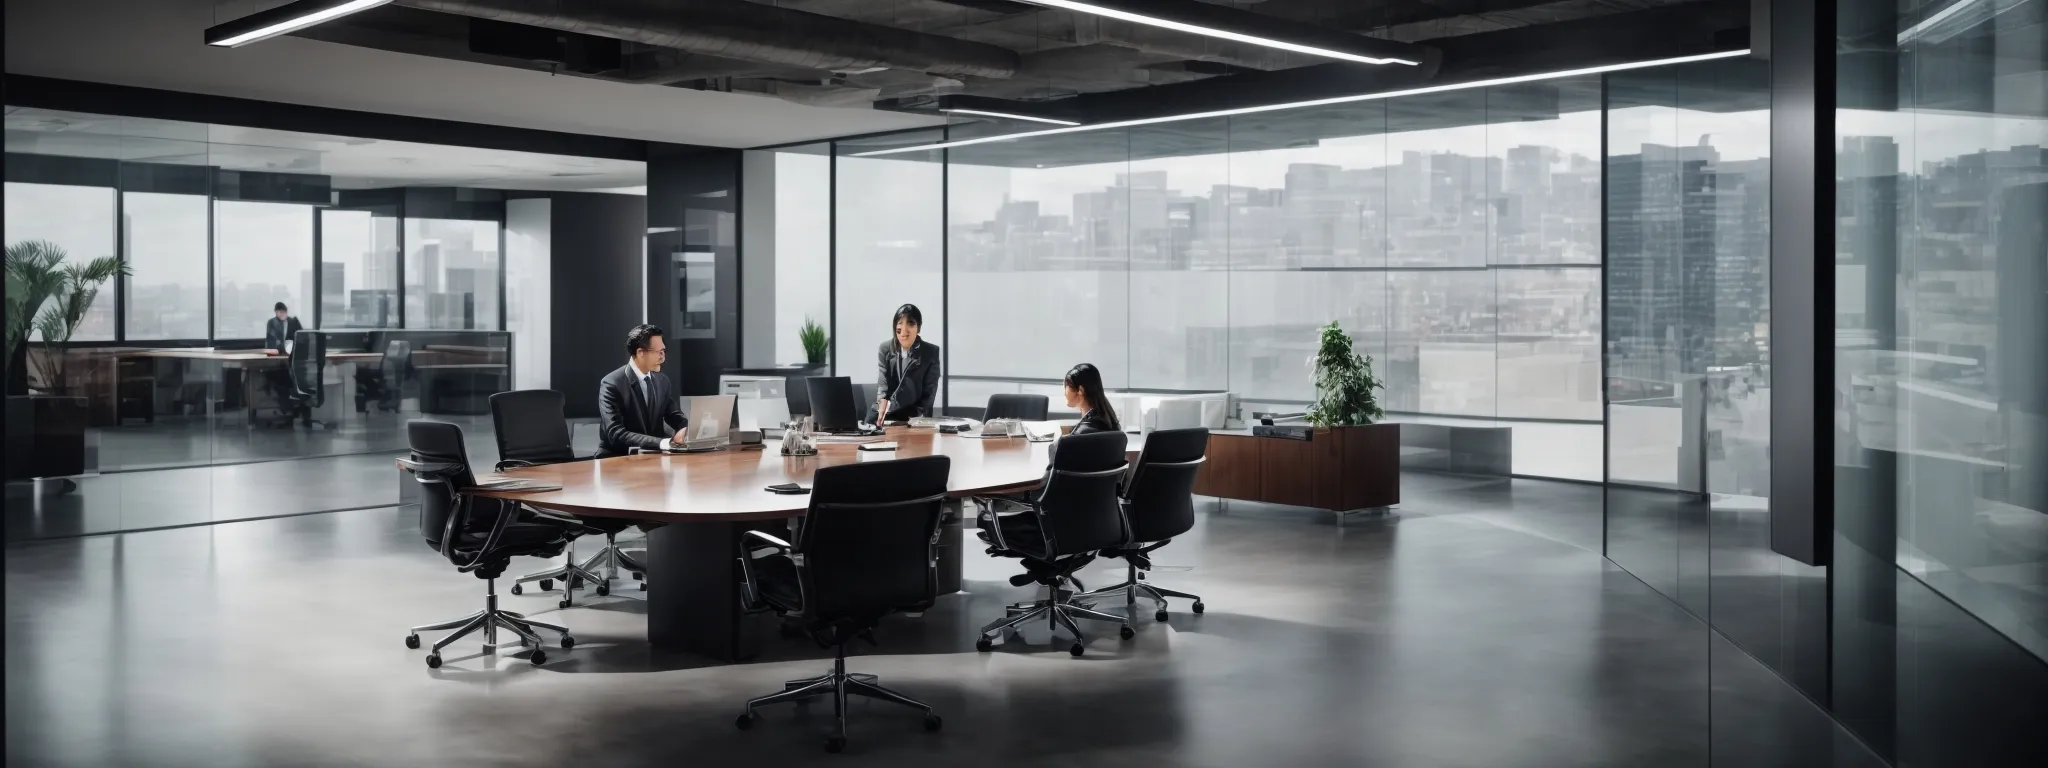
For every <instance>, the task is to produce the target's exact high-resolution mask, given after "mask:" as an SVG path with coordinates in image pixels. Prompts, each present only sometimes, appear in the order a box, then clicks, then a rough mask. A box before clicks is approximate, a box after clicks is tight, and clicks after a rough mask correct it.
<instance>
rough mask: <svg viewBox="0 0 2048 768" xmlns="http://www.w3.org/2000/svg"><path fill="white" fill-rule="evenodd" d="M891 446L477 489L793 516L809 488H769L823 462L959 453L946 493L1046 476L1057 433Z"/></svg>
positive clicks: (716, 459) (717, 456)
mask: <svg viewBox="0 0 2048 768" xmlns="http://www.w3.org/2000/svg"><path fill="white" fill-rule="evenodd" d="M888 439H889V440H894V441H896V443H897V445H898V447H897V449H896V450H894V451H884V452H876V451H859V450H857V449H856V448H855V447H854V446H852V445H833V444H821V445H819V446H818V455H816V456H805V457H801V458H796V457H785V456H783V455H782V453H781V446H780V445H779V443H778V442H777V441H773V440H771V441H769V444H768V446H767V447H766V448H764V449H761V450H737V449H727V450H722V451H713V452H708V453H687V454H641V455H638V456H620V457H617V458H610V459H598V460H595V461H579V462H572V463H568V464H551V465H547V466H541V467H530V468H525V469H516V470H511V471H509V472H506V473H504V475H505V476H506V477H518V478H528V479H533V480H538V481H542V482H546V483H551V484H560V485H561V486H562V489H561V490H559V491H540V492H531V491H529V492H523V493H522V492H512V491H479V492H477V493H478V495H480V496H489V497H497V498H506V499H518V500H519V501H522V502H525V503H527V504H530V505H533V506H535V507H539V508H542V509H550V510H556V511H561V512H568V513H570V514H576V515H588V516H593V517H621V518H632V519H636V520H651V521H661V522H692V521H694V522H721V521H722V522H739V521H748V520H773V519H779V518H789V517H797V516H799V515H802V514H803V513H804V510H805V509H806V508H807V507H809V505H810V502H811V497H810V495H808V494H802V495H781V494H774V493H769V492H767V491H765V490H762V488H764V487H766V486H770V485H778V484H781V483H802V484H804V485H807V486H808V485H810V484H811V476H812V474H813V473H815V472H817V470H818V468H819V467H830V466H837V465H840V464H853V463H856V462H861V461H888V460H890V459H897V458H910V457H913V456H931V455H935V454H938V455H945V456H950V457H952V459H953V467H952V470H951V473H950V475H949V477H948V480H947V483H946V490H947V492H948V493H949V494H951V495H953V496H955V497H960V496H971V495H977V494H988V493H1006V492H1013V491H1021V490H1026V489H1029V488H1033V487H1036V486H1037V485H1038V484H1039V482H1040V481H1041V480H1043V479H1044V476H1045V468H1046V465H1047V463H1048V461H1049V450H1048V449H1049V448H1050V447H1051V445H1052V443H1049V442H1046V443H1033V442H1030V441H1027V440H1024V439H1023V438H1001V439H986V440H985V439H982V438H977V437H962V436H960V435H941V434H938V433H937V432H936V431H935V430H930V429H918V430H912V429H908V428H904V427H892V428H890V429H889V430H888Z"/></svg>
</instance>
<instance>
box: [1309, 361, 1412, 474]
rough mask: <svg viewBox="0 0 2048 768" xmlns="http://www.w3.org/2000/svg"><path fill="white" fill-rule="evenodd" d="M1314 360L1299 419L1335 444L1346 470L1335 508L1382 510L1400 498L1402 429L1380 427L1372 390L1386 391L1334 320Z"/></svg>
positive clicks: (1383, 415) (1382, 416) (1382, 414)
mask: <svg viewBox="0 0 2048 768" xmlns="http://www.w3.org/2000/svg"><path fill="white" fill-rule="evenodd" d="M1321 334H1322V335H1321V340H1320V342H1319V343H1318V344H1317V347H1316V354H1315V357H1312V358H1309V364H1310V365H1311V366H1313V367H1314V369H1315V382H1316V399H1315V402H1314V403H1313V404H1311V405H1310V406H1309V409H1308V412H1307V414H1305V416H1304V418H1305V419H1306V420H1307V421H1308V423H1309V424H1310V425H1312V426H1314V427H1315V428H1316V431H1317V432H1319V433H1322V434H1319V435H1318V436H1317V438H1316V439H1318V440H1323V439H1331V440H1334V441H1335V442H1336V443H1337V445H1338V446H1340V448H1339V450H1340V451H1341V459H1340V461H1341V466H1344V467H1346V468H1347V470H1346V472H1345V477H1344V485H1345V488H1344V490H1343V492H1342V493H1341V494H1340V498H1341V499H1342V503H1341V504H1340V505H1338V507H1337V508H1340V509H1355V508H1366V507H1385V506H1391V505H1392V504H1394V503H1397V502H1398V501H1399V499H1400V496H1401V425H1399V424H1382V423H1380V420H1381V419H1385V418H1386V417H1387V412H1386V411H1385V410H1383V409H1381V408H1380V401H1379V396H1378V394H1377V393H1376V391H1377V390H1382V389H1386V387H1385V386H1384V385H1382V384H1381V383H1380V380H1379V377H1377V376H1375V375H1373V372H1372V358H1371V357H1369V356H1366V355H1361V354H1359V353H1358V351H1357V350H1356V349H1353V348H1352V346H1351V334H1348V333H1345V332H1344V329H1343V328H1341V327H1339V326H1338V325H1337V323H1336V321H1334V320H1333V321H1331V322H1330V324H1329V325H1326V326H1323V327H1322V329H1321Z"/></svg>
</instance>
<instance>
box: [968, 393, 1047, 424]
mask: <svg viewBox="0 0 2048 768" xmlns="http://www.w3.org/2000/svg"><path fill="white" fill-rule="evenodd" d="M1050 404H1051V398H1048V397H1046V396H1045V395H989V396H988V407H987V408H984V409H982V411H981V420H982V421H988V420H989V419H1017V420H1019V421H1045V414H1046V413H1047V407H1048V406H1049V405H1050Z"/></svg>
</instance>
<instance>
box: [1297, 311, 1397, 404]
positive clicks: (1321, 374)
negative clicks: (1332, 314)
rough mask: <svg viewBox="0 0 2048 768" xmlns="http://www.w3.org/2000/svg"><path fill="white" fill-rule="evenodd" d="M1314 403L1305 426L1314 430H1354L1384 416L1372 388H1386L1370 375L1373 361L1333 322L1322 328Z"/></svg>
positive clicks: (1316, 367) (1314, 359) (1316, 362)
mask: <svg viewBox="0 0 2048 768" xmlns="http://www.w3.org/2000/svg"><path fill="white" fill-rule="evenodd" d="M1309 362H1310V363H1311V364H1312V365H1314V366H1315V379H1316V401H1315V404H1313V405H1311V406H1309V409H1308V414H1307V416H1306V418H1307V420H1308V423H1310V424H1313V425H1315V426H1317V427H1355V426H1361V425H1365V424H1371V423H1373V422H1375V421H1378V420H1380V419H1384V418H1386V417H1387V412H1386V411H1384V410H1381V408H1380V402H1379V398H1378V396H1376V395H1374V394H1373V390H1375V389H1386V387H1385V386H1384V385H1382V384H1380V380H1379V379H1378V378H1377V377H1375V376H1374V375H1373V372H1372V358H1371V357H1369V356H1364V355H1360V354H1358V352H1357V351H1356V350H1354V349H1352V348H1351V335H1350V334H1348V333H1345V332H1344V329H1342V328H1339V327H1337V322H1336V321H1334V320H1333V321H1331V322H1330V324H1329V325H1325V326H1323V328H1322V342H1321V344H1320V345H1319V346H1318V348H1317V349H1316V356H1315V357H1312V358H1309Z"/></svg>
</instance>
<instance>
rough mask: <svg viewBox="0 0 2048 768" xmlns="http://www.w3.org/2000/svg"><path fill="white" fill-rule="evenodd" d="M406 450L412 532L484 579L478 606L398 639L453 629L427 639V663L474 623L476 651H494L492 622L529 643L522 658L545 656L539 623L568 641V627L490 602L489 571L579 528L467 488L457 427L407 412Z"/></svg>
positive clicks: (493, 579)
mask: <svg viewBox="0 0 2048 768" xmlns="http://www.w3.org/2000/svg"><path fill="white" fill-rule="evenodd" d="M405 432H406V439H407V442H408V443H409V444H410V446H411V448H412V455H411V456H410V457H409V458H406V459H400V460H399V465H400V466H401V467H403V468H404V469H405V470H406V471H409V472H411V473H412V476H413V479H414V480H417V481H419V483H420V534H421V535H422V536H424V537H425V538H426V540H427V546H429V547H433V548H434V551H436V552H440V553H441V556H442V557H446V558H448V562H450V563H454V564H455V569H456V570H457V571H458V572H461V573H474V574H476V577H477V578H479V579H483V580H484V609H483V610H481V611H477V612H476V613H472V614H470V615H468V616H465V617H463V618H460V619H456V620H454V621H444V622H441V623H439V624H428V625H426V626H422V627H413V628H412V631H411V632H410V633H409V634H407V635H406V636H405V647H407V648H414V649H417V648H419V647H420V633H421V632H431V631H434V630H440V629H453V630H455V631H454V632H453V633H451V634H449V635H448V636H447V637H443V638H441V639H440V640H437V641H435V642H434V648H433V650H432V651H430V652H428V653H427V667H428V668H429V669H438V668H440V666H441V649H443V648H446V647H448V645H449V644H450V643H453V642H455V641H456V640H459V639H461V638H463V637H465V636H467V635H469V634H470V633H473V632H476V631H477V630H483V633H484V653H495V652H496V651H497V645H498V630H499V629H500V628H503V629H505V630H507V631H509V632H511V633H512V634H514V635H517V636H519V640H520V644H521V645H524V646H527V647H529V648H531V649H533V654H532V656H530V657H529V658H528V661H531V662H533V663H534V664H535V665H539V664H541V663H543V662H546V661H547V653H545V652H544V651H542V650H541V641H540V634H539V633H538V632H536V631H535V630H540V629H545V630H548V631H550V632H556V633H560V634H561V636H562V647H563V648H571V647H574V646H575V645H576V638H575V637H573V636H571V635H570V634H569V630H568V629H567V628H564V627H559V626H556V625H553V624H546V623H543V622H538V621H533V620H531V619H528V618H526V617H525V616H523V615H521V614H518V613H513V612H511V611H501V610H498V590H497V584H498V582H497V578H498V577H499V576H501V575H503V574H504V572H505V567H506V566H507V565H509V564H511V562H512V558H514V557H520V556H529V557H553V556H554V555H556V554H559V553H561V551H562V548H563V547H564V546H567V544H568V542H569V539H571V538H573V537H575V536H576V535H577V534H579V533H581V532H582V530H583V529H582V527H581V526H579V525H577V524H576V523H575V522H574V521H571V520H558V519H554V518H546V517H540V518H524V517H522V515H521V514H520V512H519V506H518V505H517V504H514V503H512V502H509V501H503V500H499V499H489V498H482V497H478V496H472V495H470V494H469V490H470V489H471V488H473V487H475V486H476V475H475V474H474V473H472V472H471V471H470V467H469V454H468V452H467V451H466V450H465V449H464V448H463V443H462V428H461V427H458V426H455V425H454V424H448V423H444V422H438V421H425V420H414V421H410V422H407V423H406V425H405Z"/></svg>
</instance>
